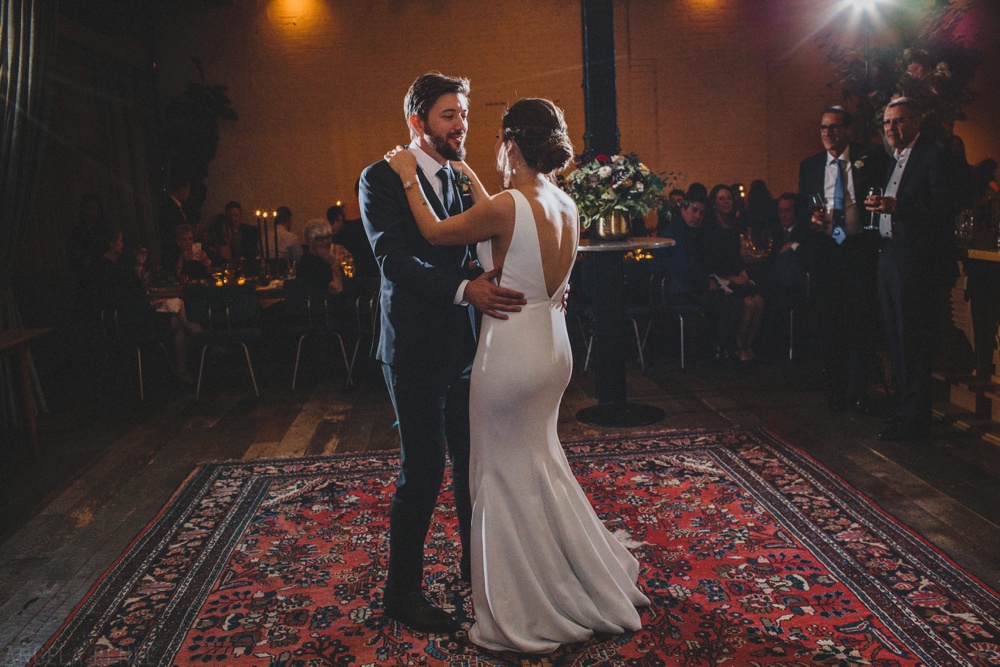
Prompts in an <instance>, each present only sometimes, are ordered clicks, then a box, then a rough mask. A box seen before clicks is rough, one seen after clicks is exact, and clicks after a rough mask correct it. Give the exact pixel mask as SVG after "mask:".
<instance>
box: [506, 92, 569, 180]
mask: <svg viewBox="0 0 1000 667" xmlns="http://www.w3.org/2000/svg"><path fill="white" fill-rule="evenodd" d="M500 124H501V127H502V129H503V139H504V141H510V140H513V141H514V143H515V144H516V145H517V147H518V148H519V149H520V151H521V155H522V156H524V161H525V162H526V163H527V164H528V166H529V167H531V168H532V169H534V170H536V171H538V172H540V173H542V174H550V173H552V172H553V171H559V170H561V169H562V168H563V167H565V166H566V165H567V164H569V161H570V160H572V159H573V143H572V142H571V141H570V140H569V135H568V134H567V133H566V121H565V120H564V119H563V112H562V110H561V109H560V108H559V107H557V106H556V105H554V104H553V103H552V102H550V101H549V100H545V99H542V98H539V97H525V98H522V99H520V100H518V101H517V102H515V103H514V104H513V105H512V106H511V107H510V108H509V109H507V111H506V112H504V115H503V118H502V119H501V121H500Z"/></svg>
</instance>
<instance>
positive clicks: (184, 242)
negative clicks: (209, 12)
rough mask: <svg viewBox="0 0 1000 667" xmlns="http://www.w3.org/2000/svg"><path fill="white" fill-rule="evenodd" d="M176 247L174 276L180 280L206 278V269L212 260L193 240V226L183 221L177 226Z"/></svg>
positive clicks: (209, 266)
mask: <svg viewBox="0 0 1000 667" xmlns="http://www.w3.org/2000/svg"><path fill="white" fill-rule="evenodd" d="M177 247H178V248H179V249H180V254H178V256H177V262H176V266H175V269H174V276H175V277H176V278H177V280H179V281H181V282H187V281H188V280H208V270H209V268H211V266H212V260H211V259H209V257H208V253H206V252H205V251H204V250H202V248H201V244H200V243H198V244H197V245H196V244H195V242H194V227H192V226H191V225H189V224H187V223H184V224H183V225H180V226H179V227H178V228H177Z"/></svg>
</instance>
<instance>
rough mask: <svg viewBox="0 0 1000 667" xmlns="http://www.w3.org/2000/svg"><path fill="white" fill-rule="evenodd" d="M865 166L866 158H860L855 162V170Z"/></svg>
mask: <svg viewBox="0 0 1000 667" xmlns="http://www.w3.org/2000/svg"><path fill="white" fill-rule="evenodd" d="M864 166H865V159H864V158H858V159H857V160H855V161H854V168H855V169H861V168H863V167H864Z"/></svg>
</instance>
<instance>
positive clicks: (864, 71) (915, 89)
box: [822, 0, 981, 141]
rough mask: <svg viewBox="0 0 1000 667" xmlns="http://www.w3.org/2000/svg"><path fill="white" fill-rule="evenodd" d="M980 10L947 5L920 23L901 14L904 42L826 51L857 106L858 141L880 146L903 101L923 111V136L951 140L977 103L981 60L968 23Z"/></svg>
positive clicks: (843, 89)
mask: <svg viewBox="0 0 1000 667" xmlns="http://www.w3.org/2000/svg"><path fill="white" fill-rule="evenodd" d="M974 4H975V3H974V2H970V3H968V4H965V5H962V6H958V5H956V4H955V3H954V2H953V1H950V0H941V1H940V2H939V3H938V4H937V6H936V7H934V8H933V9H931V10H930V11H928V12H927V13H926V14H924V15H922V16H919V15H918V20H917V21H916V22H915V23H907V21H906V15H905V14H903V13H899V12H897V14H898V16H894V17H893V23H894V25H898V26H899V27H900V33H901V35H902V38H901V39H900V41H899V42H898V43H896V44H892V45H889V46H884V47H881V48H872V49H870V50H866V49H864V48H857V47H844V46H841V45H836V44H830V43H824V44H823V45H822V48H825V49H826V50H827V57H828V60H829V62H830V64H831V66H832V67H833V70H834V75H835V82H836V85H839V86H840V88H841V94H842V96H843V99H844V101H845V102H852V101H853V102H854V104H855V108H856V114H855V128H854V130H855V136H857V137H861V138H864V139H868V140H876V141H878V140H879V139H880V132H881V128H882V111H883V109H884V108H885V106H886V104H888V103H889V102H890V101H891V100H892V99H894V98H896V97H903V96H905V97H909V98H915V99H917V100H918V101H919V102H920V104H921V105H922V107H923V109H924V112H925V115H924V123H923V126H922V130H923V131H925V132H928V133H930V134H932V135H934V136H935V137H937V138H939V139H944V138H946V137H949V136H951V133H952V129H953V127H954V124H955V122H956V121H959V120H965V118H966V116H965V110H966V109H967V108H968V106H969V105H970V104H972V103H973V101H974V100H975V95H974V93H973V92H972V91H971V90H969V84H970V83H971V81H972V77H973V75H974V74H975V72H976V68H977V67H978V66H979V63H980V60H981V56H980V54H979V52H978V51H976V50H975V49H973V48H971V47H969V46H968V45H967V44H966V41H967V39H968V35H966V34H965V33H964V27H963V20H962V19H963V18H964V17H965V15H966V13H967V12H968V11H969V9H970V8H971V7H972V6H973V5H974ZM897 19H898V20H897ZM866 65H867V67H866Z"/></svg>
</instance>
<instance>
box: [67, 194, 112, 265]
mask: <svg viewBox="0 0 1000 667" xmlns="http://www.w3.org/2000/svg"><path fill="white" fill-rule="evenodd" d="M102 224H105V218H104V205H103V204H102V203H101V198H100V197H98V196H97V195H95V194H94V193H92V192H88V193H87V194H85V195H83V197H81V198H80V219H79V221H78V222H77V223H76V224H75V225H73V227H72V228H71V229H70V230H69V234H68V235H67V236H66V259H67V260H68V261H69V266H70V268H71V269H72V270H73V272H74V273H75V274H76V276H77V278H78V279H80V278H82V277H83V275H84V274H85V273H86V272H87V270H88V269H89V268H90V265H91V264H92V263H93V262H94V258H95V257H96V256H97V255H99V254H101V253H100V252H99V250H100V249H99V248H97V244H96V234H97V230H98V228H99V227H100V226H101V225H102Z"/></svg>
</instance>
